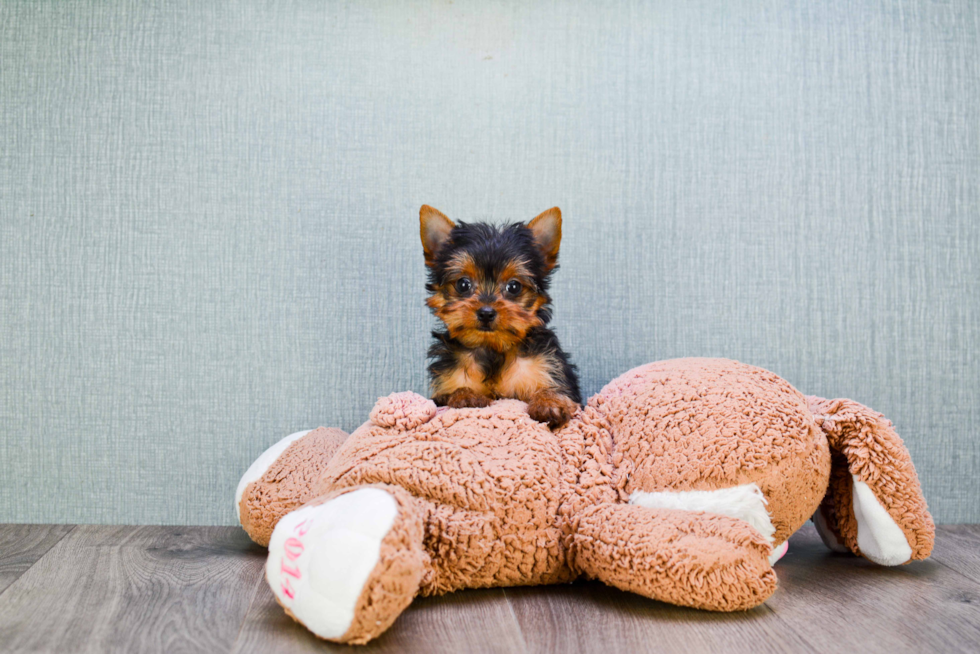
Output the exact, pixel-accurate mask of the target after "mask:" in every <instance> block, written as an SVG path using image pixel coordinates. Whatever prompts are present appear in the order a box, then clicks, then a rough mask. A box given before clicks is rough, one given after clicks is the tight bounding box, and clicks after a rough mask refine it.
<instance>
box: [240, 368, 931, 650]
mask: <svg viewBox="0 0 980 654" xmlns="http://www.w3.org/2000/svg"><path fill="white" fill-rule="evenodd" d="M236 510H237V511H238V514H239V517H240V519H241V523H242V526H243V527H244V528H245V530H246V531H247V532H248V534H249V536H250V537H251V538H252V539H253V540H255V541H256V542H257V543H260V544H263V545H268V547H269V559H268V562H267V564H266V578H267V579H268V581H269V585H270V586H271V587H272V591H273V593H274V594H275V596H276V598H277V600H278V601H279V603H280V604H281V605H282V606H283V607H284V608H285V610H286V612H287V613H288V614H289V615H291V616H292V617H293V618H294V619H296V620H297V621H298V622H300V623H302V624H303V625H305V626H306V627H307V628H309V629H310V630H311V631H313V633H315V634H316V635H318V636H320V637H322V638H326V639H329V640H335V641H339V642H346V643H365V642H367V641H368V640H370V639H372V638H374V637H376V636H378V635H379V634H380V633H382V632H383V631H384V630H385V629H387V628H388V627H389V626H390V625H391V624H392V622H394V621H395V619H396V618H397V617H398V615H399V614H400V613H401V612H402V611H403V610H404V609H405V608H406V607H407V606H408V605H409V603H411V601H412V599H413V598H414V597H415V596H417V595H434V594H439V593H445V592H449V591H453V590H458V589H462V588H480V587H488V586H515V585H530V584H551V583H557V582H565V581H570V580H572V579H576V578H579V577H586V578H591V579H599V580H601V581H603V582H605V583H607V584H610V585H612V586H615V587H617V588H621V589H623V590H628V591H632V592H635V593H639V594H641V595H644V596H646V597H651V598H654V599H658V600H661V601H665V602H671V603H674V604H681V605H685V606H692V607H697V608H702V609H708V610H714V611H736V610H741V609H748V608H751V607H753V606H756V605H758V604H761V603H762V602H764V601H765V600H766V598H768V597H769V596H770V595H771V594H772V593H773V592H774V591H775V589H776V573H775V572H774V571H773V568H772V563H773V562H774V561H775V560H776V559H777V558H778V557H779V556H780V555H781V554H782V552H784V551H785V543H786V539H787V538H789V536H790V535H791V534H792V533H793V532H794V531H796V530H797V529H799V527H800V526H801V525H802V524H803V523H804V522H805V521H806V520H807V519H809V518H810V517H811V516H812V517H813V520H814V522H815V523H816V526H817V529H818V530H819V532H820V535H821V536H822V538H823V539H824V542H825V543H826V544H827V545H828V546H829V547H831V548H832V549H835V550H844V551H850V552H853V553H854V554H859V555H861V556H864V557H865V558H868V559H870V560H872V561H874V562H876V563H879V564H881V565H898V564H902V563H906V562H908V561H911V560H913V559H922V558H925V557H927V556H928V555H929V553H930V551H931V550H932V544H933V538H934V527H933V523H932V518H931V517H930V516H929V513H928V511H927V509H926V503H925V500H924V499H923V496H922V492H921V490H920V488H919V481H918V478H917V477H916V474H915V470H914V468H913V467H912V461H911V459H910V458H909V453H908V451H907V450H906V449H905V446H904V445H903V444H902V441H901V439H899V437H898V436H897V435H896V434H895V432H894V431H893V430H892V426H891V423H890V422H889V421H888V420H886V419H885V418H884V417H883V416H881V415H880V414H878V413H876V412H874V411H872V410H870V409H868V408H867V407H864V406H862V405H860V404H858V403H856V402H852V401H850V400H824V399H821V398H817V397H804V396H803V395H801V394H800V393H799V392H798V391H797V390H796V389H794V388H793V387H792V386H790V385H789V384H788V383H787V382H786V381H784V380H782V379H780V378H779V377H777V376H776V375H774V374H772V373H770V372H767V371H765V370H761V369H759V368H754V367H751V366H748V365H744V364H740V363H737V362H734V361H728V360H723V359H678V360H673V361H664V362H659V363H651V364H648V365H645V366H641V367H639V368H636V369H634V370H631V371H629V372H627V373H626V374H624V375H622V376H621V377H619V378H618V379H615V380H614V381H612V382H611V383H609V384H608V385H607V386H606V387H605V388H604V389H603V390H602V391H601V392H600V393H599V394H597V395H595V396H594V397H593V398H592V399H590V400H589V402H588V404H587V405H586V406H585V407H584V408H583V409H581V410H580V411H579V412H578V413H577V414H576V415H575V416H574V417H573V419H572V420H571V421H570V422H569V423H568V424H567V425H565V426H564V427H563V428H561V429H560V430H558V431H555V432H552V431H549V430H548V428H547V427H546V426H545V425H543V424H540V423H537V422H535V421H533V420H531V419H530V418H529V417H528V415H527V412H526V410H525V405H524V404H523V403H521V402H519V401H516V400H500V401H497V402H495V403H494V404H492V405H491V406H489V407H486V408H482V409H437V408H436V407H435V405H434V404H433V403H432V402H431V401H429V400H427V399H425V398H423V397H421V396H419V395H416V394H414V393H396V394H393V395H390V396H388V397H384V398H381V399H379V400H378V402H377V404H376V405H375V407H374V409H373V410H372V412H371V418H370V420H369V421H368V422H366V423H365V424H364V425H362V426H361V427H359V428H358V429H357V430H356V431H355V432H354V433H353V434H351V435H350V436H349V437H348V436H347V435H346V434H345V433H343V432H342V431H339V430H336V429H324V428H320V429H316V430H313V431H309V432H300V433H297V434H293V435H292V436H289V437H287V438H286V439H284V440H282V441H280V442H279V443H277V444H276V445H274V446H272V447H271V448H270V449H269V450H267V451H266V452H265V453H264V454H262V456H261V457H259V459H258V460H257V461H256V462H255V463H254V464H253V465H252V466H251V467H250V468H249V470H248V471H247V472H246V474H245V476H244V477H243V478H242V480H241V483H240V484H239V487H238V494H237V497H236Z"/></svg>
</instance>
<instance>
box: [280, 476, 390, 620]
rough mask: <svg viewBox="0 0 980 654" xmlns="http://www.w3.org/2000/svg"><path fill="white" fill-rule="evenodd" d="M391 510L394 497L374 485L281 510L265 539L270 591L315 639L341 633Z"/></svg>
mask: <svg viewBox="0 0 980 654" xmlns="http://www.w3.org/2000/svg"><path fill="white" fill-rule="evenodd" d="M397 514H398V506H397V504H395V499H394V498H393V497H392V496H391V495H389V494H388V493H386V492H385V491H383V490H381V489H378V488H362V489H360V490H356V491H352V492H350V493H347V494H345V495H341V496H339V497H336V498H334V499H332V500H330V501H329V502H325V503H323V504H320V505H318V506H308V507H304V508H301V509H298V510H296V511H293V512H292V513H289V514H287V515H286V516H285V517H284V518H283V519H282V520H280V521H279V524H278V525H276V529H275V531H274V532H272V540H271V541H270V542H269V560H268V561H267V562H266V566H265V578H266V580H267V581H268V582H269V586H271V587H272V592H273V593H275V595H276V597H277V598H278V599H279V602H280V603H281V604H282V605H283V606H284V607H286V608H287V609H289V610H290V611H292V613H293V615H294V616H296V618H297V619H298V620H299V621H301V622H302V623H303V624H304V625H306V627H307V628H308V629H309V630H310V631H312V632H313V633H315V634H316V635H318V636H320V637H321V638H339V637H340V636H342V635H344V633H345V632H346V631H347V629H348V628H349V627H350V625H351V622H352V621H353V619H354V609H355V607H356V605H357V600H358V598H359V597H360V595H361V591H362V590H363V589H364V584H365V583H366V582H367V580H368V577H369V576H370V575H371V572H372V571H373V570H374V568H375V566H376V565H377V563H378V559H379V557H380V553H381V541H382V540H384V537H385V536H386V535H387V534H388V532H389V531H390V530H391V526H392V525H393V524H394V522H395V517H396V516H397Z"/></svg>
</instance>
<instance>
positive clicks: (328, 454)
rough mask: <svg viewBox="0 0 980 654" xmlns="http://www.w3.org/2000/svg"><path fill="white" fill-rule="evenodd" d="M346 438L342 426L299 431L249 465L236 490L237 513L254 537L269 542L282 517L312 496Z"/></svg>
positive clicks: (266, 543) (245, 527)
mask: <svg viewBox="0 0 980 654" xmlns="http://www.w3.org/2000/svg"><path fill="white" fill-rule="evenodd" d="M345 440H347V434H346V433H344V432H343V431H341V430H339V429H327V428H326V427H320V428H319V429H312V430H307V431H298V432H296V433H295V434H290V435H289V436H287V437H286V438H284V439H282V440H281V441H279V442H278V443H276V444H275V445H273V446H272V447H270V448H269V449H267V450H266V451H265V452H263V453H262V454H261V455H260V456H259V458H258V459H256V460H255V462H254V463H252V465H251V466H249V468H248V470H246V471H245V474H244V475H242V479H241V481H239V482H238V489H237V490H236V492H235V513H237V514H238V520H239V522H241V525H242V527H243V528H244V529H245V531H246V532H247V533H248V535H249V537H250V538H251V539H252V540H254V541H255V542H256V543H258V544H260V545H268V544H269V537H270V536H271V535H272V530H273V529H274V528H275V526H276V523H277V522H279V519H280V518H282V517H283V516H284V515H286V514H287V513H289V512H290V511H292V510H293V509H295V508H297V507H299V506H300V505H302V504H303V503H304V502H306V501H308V500H310V499H312V497H313V487H314V485H315V484H316V482H317V480H318V479H319V478H320V476H321V474H322V471H323V469H324V468H326V466H327V464H328V463H330V459H331V458H332V457H333V455H334V452H336V451H337V448H339V447H340V446H341V445H342V444H343V442H344V441H345Z"/></svg>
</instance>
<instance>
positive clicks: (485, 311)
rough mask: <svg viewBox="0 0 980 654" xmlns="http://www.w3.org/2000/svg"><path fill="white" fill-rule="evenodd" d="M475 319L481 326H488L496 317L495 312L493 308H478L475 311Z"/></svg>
mask: <svg viewBox="0 0 980 654" xmlns="http://www.w3.org/2000/svg"><path fill="white" fill-rule="evenodd" d="M476 317H477V320H479V321H480V322H482V323H483V324H485V325H489V324H490V323H492V322H493V319H494V318H496V317H497V312H496V311H494V310H493V307H480V308H479V309H477V310H476Z"/></svg>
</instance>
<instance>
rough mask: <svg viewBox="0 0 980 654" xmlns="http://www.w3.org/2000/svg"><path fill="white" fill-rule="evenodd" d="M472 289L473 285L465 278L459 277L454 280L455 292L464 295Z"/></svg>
mask: <svg viewBox="0 0 980 654" xmlns="http://www.w3.org/2000/svg"><path fill="white" fill-rule="evenodd" d="M472 288H473V283H472V282H471V281H470V280H469V279H467V278H466V277H460V278H459V279H457V280H456V292H457V293H462V294H466V293H469V292H470V289H472Z"/></svg>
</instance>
